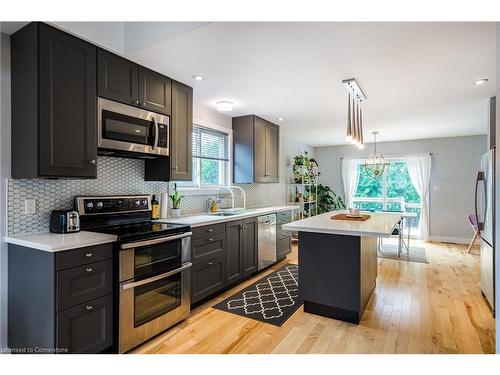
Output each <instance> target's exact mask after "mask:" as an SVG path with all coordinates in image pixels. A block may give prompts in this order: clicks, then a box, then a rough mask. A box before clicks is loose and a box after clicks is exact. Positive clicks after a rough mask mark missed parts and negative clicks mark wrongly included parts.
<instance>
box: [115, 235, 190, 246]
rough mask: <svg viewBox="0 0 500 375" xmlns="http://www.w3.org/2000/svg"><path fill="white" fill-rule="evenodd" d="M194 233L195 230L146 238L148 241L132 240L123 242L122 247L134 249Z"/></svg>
mask: <svg viewBox="0 0 500 375" xmlns="http://www.w3.org/2000/svg"><path fill="white" fill-rule="evenodd" d="M192 234H193V232H186V233H182V234H178V235H175V236H169V237H161V238H155V239H152V240H146V241H138V242H131V243H126V244H123V245H122V246H121V248H122V249H133V248H135V247H140V246H148V245H156V244H159V243H163V242H170V241H175V240H178V239H181V238H185V237H191V235H192Z"/></svg>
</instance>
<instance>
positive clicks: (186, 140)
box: [170, 81, 193, 181]
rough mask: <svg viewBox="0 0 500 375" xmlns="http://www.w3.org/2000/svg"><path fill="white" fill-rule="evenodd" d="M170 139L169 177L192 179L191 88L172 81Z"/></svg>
mask: <svg viewBox="0 0 500 375" xmlns="http://www.w3.org/2000/svg"><path fill="white" fill-rule="evenodd" d="M171 120H172V121H171V123H170V129H171V133H170V134H171V138H170V139H171V141H170V167H171V168H172V173H171V179H172V180H178V181H191V180H192V179H193V175H192V167H193V150H192V134H193V89H192V88H191V87H189V86H186V85H183V84H182V83H179V82H176V81H173V82H172V116H171Z"/></svg>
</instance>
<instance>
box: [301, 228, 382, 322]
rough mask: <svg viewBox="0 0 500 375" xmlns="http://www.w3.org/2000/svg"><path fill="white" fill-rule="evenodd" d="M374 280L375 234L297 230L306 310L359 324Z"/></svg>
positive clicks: (375, 277)
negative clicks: (371, 235) (357, 234)
mask: <svg viewBox="0 0 500 375" xmlns="http://www.w3.org/2000/svg"><path fill="white" fill-rule="evenodd" d="M376 279H377V238H376V237H365V236H352V235H341V234H324V233H314V232H300V231H299V291H300V293H301V296H302V298H303V300H304V311H305V312H308V313H311V314H316V315H321V316H325V317H328V318H333V319H338V320H342V321H346V322H350V323H355V324H358V323H359V321H360V320H361V317H362V316H363V312H364V310H365V308H366V305H367V304H368V301H369V300H370V296H371V295H372V293H373V290H374V289H375V284H376Z"/></svg>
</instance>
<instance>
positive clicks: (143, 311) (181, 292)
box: [119, 232, 192, 353]
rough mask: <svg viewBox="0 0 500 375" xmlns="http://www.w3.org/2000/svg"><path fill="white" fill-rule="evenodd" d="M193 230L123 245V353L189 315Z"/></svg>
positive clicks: (120, 325) (121, 267)
mask: <svg viewBox="0 0 500 375" xmlns="http://www.w3.org/2000/svg"><path fill="white" fill-rule="evenodd" d="M191 234H192V233H191V232H187V233H180V234H175V235H170V236H165V237H159V238H153V239H146V240H140V241H136V242H130V243H124V244H122V245H121V251H120V270H119V278H120V288H119V289H120V292H119V294H120V296H119V351H120V353H123V352H125V351H127V350H130V349H131V348H133V347H134V346H137V345H138V344H140V343H141V342H143V341H145V340H147V339H149V338H151V337H152V336H154V335H156V334H158V333H160V332H162V331H164V330H165V329H167V328H169V327H171V326H172V325H174V324H176V323H178V322H180V321H181V320H183V319H185V318H187V317H188V316H189V313H190V305H191V266H192V264H191V262H190V261H191Z"/></svg>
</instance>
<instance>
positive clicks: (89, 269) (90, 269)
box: [85, 267, 94, 272]
mask: <svg viewBox="0 0 500 375" xmlns="http://www.w3.org/2000/svg"><path fill="white" fill-rule="evenodd" d="M93 270H94V269H93V268H92V267H89V268H85V271H87V272H92V271H93Z"/></svg>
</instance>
